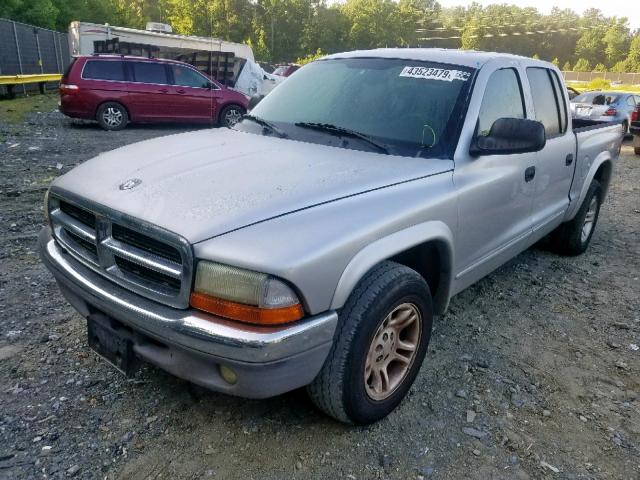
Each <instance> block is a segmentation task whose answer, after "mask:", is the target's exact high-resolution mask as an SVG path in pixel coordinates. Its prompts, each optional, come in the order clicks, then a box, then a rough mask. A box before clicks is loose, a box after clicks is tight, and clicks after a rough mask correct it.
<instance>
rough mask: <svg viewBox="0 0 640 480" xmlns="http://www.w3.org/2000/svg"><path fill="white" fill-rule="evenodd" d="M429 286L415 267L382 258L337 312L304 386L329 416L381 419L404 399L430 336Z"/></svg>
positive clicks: (348, 419)
mask: <svg viewBox="0 0 640 480" xmlns="http://www.w3.org/2000/svg"><path fill="white" fill-rule="evenodd" d="M432 320H433V307H432V300H431V293H430V291H429V286H428V285H427V283H426V282H425V280H424V279H423V278H422V277H421V276H420V275H419V274H418V273H417V272H416V271H414V270H412V269H410V268H408V267H405V266H403V265H400V264H398V263H395V262H389V261H385V262H382V263H381V264H379V265H378V266H377V267H375V268H374V269H373V270H371V271H370V272H369V273H368V274H367V275H366V276H365V277H364V278H363V279H362V280H361V281H360V283H359V284H358V286H357V287H356V288H355V290H354V291H353V293H352V294H351V296H350V297H349V299H348V300H347V303H346V304H345V306H344V308H343V309H342V312H341V314H340V322H339V324H338V327H337V330H336V334H335V337H334V344H333V346H332V347H331V351H330V352H329V355H328V357H327V360H326V361H325V363H324V365H323V367H322V369H321V370H320V373H319V374H318V376H317V377H316V378H315V379H314V381H313V382H312V383H311V384H310V385H309V386H308V387H307V391H308V393H309V396H310V397H311V400H312V401H313V402H314V403H315V404H316V406H317V407H318V408H320V410H322V411H323V412H325V413H326V414H328V415H330V416H332V417H333V418H335V419H337V420H339V421H341V422H345V423H355V424H368V423H372V422H375V421H377V420H380V419H382V418H384V417H385V416H387V415H388V414H389V413H391V411H393V410H394V409H395V408H396V407H397V406H398V405H399V404H400V402H401V401H402V399H403V398H404V397H405V395H406V394H407V392H408V391H409V389H410V388H411V385H412V384H413V381H414V380H415V378H416V375H417V374H418V372H419V370H420V366H421V365H422V361H423V359H424V356H425V354H426V351H427V346H428V344H429V339H430V337H431V326H432Z"/></svg>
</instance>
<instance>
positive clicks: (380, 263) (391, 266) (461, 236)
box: [39, 49, 622, 424]
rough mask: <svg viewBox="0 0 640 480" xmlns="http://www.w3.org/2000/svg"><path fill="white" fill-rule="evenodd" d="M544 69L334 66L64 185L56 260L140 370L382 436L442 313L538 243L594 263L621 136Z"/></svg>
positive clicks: (55, 233)
mask: <svg viewBox="0 0 640 480" xmlns="http://www.w3.org/2000/svg"><path fill="white" fill-rule="evenodd" d="M568 103H569V99H568V97H567V93H566V89H565V88H564V85H563V81H562V77H561V74H560V72H559V71H558V69H557V68H556V67H555V66H553V65H552V64H550V63H546V62H542V61H539V60H532V59H527V58H522V57H517V56H511V55H504V54H496V53H482V52H464V51H453V50H439V49H381V50H372V51H357V52H350V53H343V54H336V55H331V56H328V57H325V58H323V59H321V60H319V61H316V62H313V63H311V64H309V65H307V66H305V67H303V68H301V69H300V70H299V71H298V72H296V73H295V74H294V75H293V76H291V77H290V78H289V79H287V81H286V82H283V83H282V84H281V85H280V86H278V87H277V88H276V89H275V90H274V91H273V92H271V93H270V94H269V95H268V96H266V97H265V98H264V99H263V100H262V101H261V102H260V103H258V104H257V106H255V108H254V109H253V110H252V111H251V113H250V114H249V115H247V116H245V117H244V118H243V119H242V120H241V121H240V122H239V123H238V124H237V125H235V126H234V127H233V128H230V129H219V130H200V131H196V132H190V133H184V134H180V135H171V136H166V137H163V138H157V139H154V140H149V141H144V142H140V143H137V144H134V145H130V146H127V147H123V148H119V149H117V150H114V151H111V152H108V153H105V154H102V155H99V156H98V157H96V158H94V159H92V160H90V161H88V162H86V163H84V164H82V165H80V166H78V167H76V168H75V169H73V170H72V171H70V172H68V173H67V174H65V175H63V176H61V177H59V178H58V179H56V180H55V182H54V183H53V185H52V186H51V188H50V190H49V192H48V194H47V198H46V212H47V223H48V226H47V227H45V228H44V230H43V231H42V233H41V235H40V238H39V242H40V249H41V255H42V259H43V261H44V263H45V264H46V265H47V267H48V268H49V269H50V270H51V272H53V275H54V276H55V278H56V280H57V282H58V284H59V286H60V289H61V291H62V293H63V294H64V296H65V297H66V298H67V299H68V301H69V302H70V303H71V305H73V307H75V309H76V310H78V311H79V312H80V313H81V314H82V315H83V316H84V317H86V318H87V319H88V332H89V345H90V346H91V347H92V348H93V349H95V350H96V351H97V352H98V353H100V354H101V355H102V356H104V357H105V358H107V359H108V360H109V361H110V362H111V363H113V364H115V365H116V366H117V367H118V368H119V369H120V370H122V371H124V372H126V373H132V372H134V371H135V369H136V367H137V366H138V364H139V362H140V361H141V360H142V361H146V362H150V363H152V364H154V365H157V366H158V367H160V368H163V369H165V370H167V371H169V372H171V373H172V374H174V375H177V376H179V377H182V378H185V379H188V380H189V381H191V382H194V383H196V384H199V385H202V386H204V387H207V388H209V389H212V390H216V391H219V392H224V393H228V394H232V395H239V396H244V397H252V398H264V397H270V396H274V395H278V394H281V393H283V392H286V391H289V390H292V389H296V388H299V387H303V386H306V387H307V390H308V392H309V394H310V396H311V398H312V400H313V402H314V403H315V404H316V405H317V406H318V407H319V408H320V409H321V410H323V411H324V412H326V413H327V414H329V415H331V416H333V417H334V418H336V419H338V420H340V421H343V422H350V423H360V424H363V423H369V422H373V421H376V420H378V419H380V418H382V417H384V416H385V415H387V414H388V413H389V412H391V411H392V410H393V409H394V408H395V407H396V406H397V405H398V404H399V403H400V402H401V400H402V398H403V397H404V396H405V395H406V393H407V392H408V390H409V388H410V387H411V384H412V382H413V381H414V379H415V377H416V375H417V373H418V371H419V369H420V366H421V364H422V361H423V359H424V356H425V352H426V350H427V345H428V343H429V338H430V333H431V327H432V322H433V319H434V318H435V317H437V316H439V315H442V314H443V313H444V312H445V310H446V309H447V305H448V303H449V300H450V298H451V297H452V296H453V295H455V294H456V293H458V292H460V291H461V290H463V289H464V288H466V287H468V286H469V285H471V284H472V283H474V282H476V281H477V280H479V279H480V278H482V277H484V276H485V275H487V274H488V273H489V272H491V271H492V270H494V269H495V268H497V267H498V266H500V265H501V264H503V263H504V262H506V261H507V260H509V259H511V258H513V257H514V256H515V255H517V254H518V253H519V252H521V251H523V250H525V249H526V248H528V247H529V246H531V245H532V244H534V243H536V242H538V241H539V240H542V239H543V238H544V239H545V241H546V242H548V244H549V246H550V248H552V249H554V250H555V251H557V252H559V253H561V254H565V255H577V254H580V253H582V252H584V251H585V249H586V248H587V246H588V244H589V241H590V239H591V237H592V235H593V232H594V228H595V225H596V222H597V220H598V213H599V211H600V205H601V204H602V202H603V200H604V198H605V195H606V193H607V187H608V185H609V180H610V178H611V172H612V168H613V163H614V161H615V159H616V158H617V156H618V154H619V152H620V148H621V142H622V128H621V125H613V124H599V123H597V122H593V121H591V122H589V121H583V122H582V123H580V124H577V123H576V121H573V125H572V120H571V116H570V115H568Z"/></svg>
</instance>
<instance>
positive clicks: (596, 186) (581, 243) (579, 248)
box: [550, 180, 602, 256]
mask: <svg viewBox="0 0 640 480" xmlns="http://www.w3.org/2000/svg"><path fill="white" fill-rule="evenodd" d="M601 205H602V187H601V186H600V182H598V181H597V180H593V181H592V182H591V185H589V190H588V191H587V195H586V196H585V198H584V201H583V202H582V205H581V206H580V210H578V213H576V216H575V217H574V218H573V220H571V221H569V222H567V223H563V224H562V225H560V226H559V227H558V228H557V229H556V230H555V231H554V232H552V233H551V239H550V240H551V242H550V246H551V249H552V250H553V251H555V252H557V253H559V254H561V255H567V256H575V255H580V254H581V253H584V251H585V250H586V249H587V247H588V246H589V243H590V242H591V237H593V232H594V231H595V229H596V224H597V223H598V217H599V215H600V206H601Z"/></svg>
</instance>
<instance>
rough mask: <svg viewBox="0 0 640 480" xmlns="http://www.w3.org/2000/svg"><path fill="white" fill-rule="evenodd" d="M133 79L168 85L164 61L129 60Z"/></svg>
mask: <svg viewBox="0 0 640 480" xmlns="http://www.w3.org/2000/svg"><path fill="white" fill-rule="evenodd" d="M131 67H132V71H133V81H134V82H139V83H156V84H159V85H168V84H169V80H168V79H167V70H166V68H165V65H164V63H153V62H131Z"/></svg>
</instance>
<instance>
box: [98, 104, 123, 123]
mask: <svg viewBox="0 0 640 480" xmlns="http://www.w3.org/2000/svg"><path fill="white" fill-rule="evenodd" d="M102 119H103V120H104V123H106V124H107V125H108V126H110V127H117V126H119V125H120V124H121V123H122V112H121V111H120V110H119V109H117V108H113V107H109V108H107V109H105V111H104V112H103V113H102Z"/></svg>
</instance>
